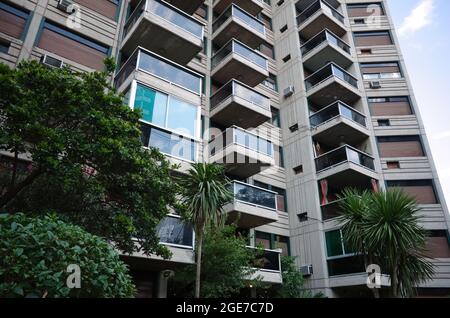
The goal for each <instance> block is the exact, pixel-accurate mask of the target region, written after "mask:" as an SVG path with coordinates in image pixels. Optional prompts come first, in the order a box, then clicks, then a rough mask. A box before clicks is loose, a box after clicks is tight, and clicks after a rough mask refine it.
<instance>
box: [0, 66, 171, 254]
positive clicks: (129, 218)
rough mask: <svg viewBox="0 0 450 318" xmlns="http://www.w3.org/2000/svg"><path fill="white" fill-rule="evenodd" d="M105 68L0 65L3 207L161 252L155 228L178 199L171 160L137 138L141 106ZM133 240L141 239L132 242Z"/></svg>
mask: <svg viewBox="0 0 450 318" xmlns="http://www.w3.org/2000/svg"><path fill="white" fill-rule="evenodd" d="M107 66H108V67H107V69H108V71H105V72H92V73H74V72H73V71H71V70H70V69H69V68H63V69H50V68H47V67H44V66H43V65H41V64H39V63H38V62H36V61H24V62H21V63H20V65H19V66H18V67H17V69H15V70H10V69H9V68H8V67H7V66H5V65H3V64H0V91H1V92H2V94H1V95H0V121H1V124H0V150H1V151H5V152H7V153H10V154H11V156H10V157H9V159H6V157H4V156H2V165H1V167H0V209H2V210H3V211H7V212H10V213H16V212H24V213H29V214H34V215H45V214H47V213H49V212H57V213H58V215H59V216H60V217H61V218H62V219H63V220H66V221H70V222H72V223H74V224H77V225H80V226H82V227H83V228H84V229H86V230H87V231H89V232H90V233H93V234H96V235H99V236H102V237H105V238H107V239H108V240H110V241H112V242H113V243H114V244H116V245H117V247H119V248H120V249H121V250H123V251H126V252H132V251H134V250H136V249H142V250H144V251H145V252H147V253H152V252H155V253H158V254H162V255H164V256H168V251H167V249H165V248H163V247H161V246H159V245H158V243H159V240H158V238H157V237H156V234H155V230H154V229H155V226H156V225H157V224H158V223H159V221H160V220H161V218H162V217H164V216H165V215H166V214H167V213H168V208H169V207H170V206H174V205H176V200H175V195H176V193H177V187H176V185H175V183H174V182H173V181H172V179H171V177H170V170H171V168H172V166H171V165H170V163H169V162H168V161H166V160H165V158H164V156H163V155H162V154H161V153H159V151H157V150H155V149H149V150H148V149H147V150H145V149H144V148H143V147H142V143H141V139H140V138H141V131H140V125H139V122H138V121H139V118H140V117H141V114H140V112H139V111H133V110H131V109H129V107H127V106H125V105H123V101H122V100H123V96H121V95H119V94H117V92H116V91H115V90H114V88H113V87H111V86H110V85H109V77H110V76H111V69H112V65H111V61H107ZM134 238H137V239H139V243H140V244H139V245H136V244H135V241H134V240H133V239H134Z"/></svg>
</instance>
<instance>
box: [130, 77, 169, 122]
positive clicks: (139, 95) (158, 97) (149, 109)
mask: <svg viewBox="0 0 450 318" xmlns="http://www.w3.org/2000/svg"><path fill="white" fill-rule="evenodd" d="M134 108H136V109H141V110H142V113H143V115H142V119H143V120H145V121H148V122H150V123H153V124H155V125H159V126H162V127H164V126H165V122H166V113H167V95H164V94H161V93H158V92H156V91H154V90H153V89H150V88H148V87H145V86H142V85H138V86H137V89H136V99H135V102H134Z"/></svg>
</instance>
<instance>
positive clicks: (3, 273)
mask: <svg viewBox="0 0 450 318" xmlns="http://www.w3.org/2000/svg"><path fill="white" fill-rule="evenodd" d="M0 237H1V238H2V239H1V240H0V297H33V298H36V297H38V298H45V297H47V298H55V297H56V298H59V297H77V298H78V297H82V298H84V297H96V298H100V297H133V296H134V294H135V287H134V285H133V283H132V280H131V277H130V276H129V275H128V269H127V267H126V266H125V264H123V263H122V261H120V259H119V255H118V254H117V252H116V251H115V250H114V249H113V247H111V245H110V244H108V243H107V242H105V241H104V240H102V239H100V238H99V237H97V236H94V235H91V234H89V233H87V232H85V231H84V230H83V229H81V228H80V227H78V226H74V225H70V224H67V223H64V222H62V221H60V220H58V219H57V218H56V217H55V216H45V217H39V218H29V217H26V216H25V215H24V214H20V213H18V214H14V215H8V214H2V215H0ZM71 264H75V265H78V266H79V267H80V274H81V275H80V278H81V280H80V283H81V286H80V287H81V288H79V289H78V288H72V289H70V288H68V286H67V284H66V281H67V279H68V278H69V279H70V277H69V275H70V274H71V272H69V273H68V272H67V268H68V266H69V265H71Z"/></svg>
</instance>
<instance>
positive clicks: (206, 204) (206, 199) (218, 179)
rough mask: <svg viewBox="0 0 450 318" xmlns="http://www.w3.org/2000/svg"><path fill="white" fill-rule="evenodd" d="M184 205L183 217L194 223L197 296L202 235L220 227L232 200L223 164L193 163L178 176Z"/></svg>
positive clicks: (198, 291)
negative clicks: (185, 172)
mask: <svg viewBox="0 0 450 318" xmlns="http://www.w3.org/2000/svg"><path fill="white" fill-rule="evenodd" d="M179 184H180V185H181V189H182V190H183V191H182V196H181V203H182V205H183V206H184V207H185V216H184V217H185V218H186V219H187V220H188V221H189V222H190V223H191V224H192V225H193V226H194V229H195V234H196V254H197V255H196V256H197V271H196V275H195V276H196V282H195V297H196V298H199V297H200V294H201V291H200V281H201V267H202V254H203V252H202V247H203V234H204V232H205V230H206V229H207V228H211V229H214V228H220V227H222V226H223V225H224V222H225V219H226V214H225V212H224V210H223V208H224V206H225V205H226V204H227V203H228V202H230V201H231V200H232V199H233V193H232V192H231V191H230V189H229V186H230V182H229V180H228V179H227V177H226V176H225V173H224V168H223V166H220V165H217V164H208V163H195V164H193V165H192V167H191V169H189V172H188V174H187V175H186V176H183V177H181V178H180V179H179Z"/></svg>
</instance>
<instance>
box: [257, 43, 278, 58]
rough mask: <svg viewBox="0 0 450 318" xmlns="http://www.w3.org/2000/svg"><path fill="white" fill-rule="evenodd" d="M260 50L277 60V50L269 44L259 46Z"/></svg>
mask: <svg viewBox="0 0 450 318" xmlns="http://www.w3.org/2000/svg"><path fill="white" fill-rule="evenodd" d="M258 50H259V51H260V52H261V53H262V54H264V55H265V56H267V57H269V58H271V59H275V50H274V48H273V46H272V45H270V44H269V43H263V44H261V45H260V46H259V48H258Z"/></svg>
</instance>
